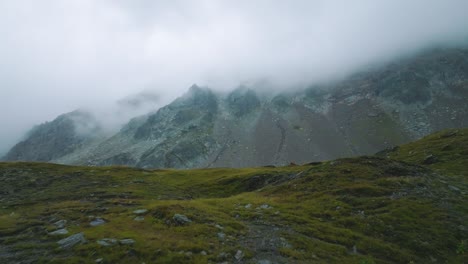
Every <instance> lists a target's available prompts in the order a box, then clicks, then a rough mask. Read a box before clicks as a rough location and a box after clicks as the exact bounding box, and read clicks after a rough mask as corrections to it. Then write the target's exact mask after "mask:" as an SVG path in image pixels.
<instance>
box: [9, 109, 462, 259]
mask: <svg viewBox="0 0 468 264" xmlns="http://www.w3.org/2000/svg"><path fill="white" fill-rule="evenodd" d="M200 111H201V110H200ZM467 149H468V129H458V130H447V131H442V132H440V133H436V134H433V135H430V136H428V137H425V138H424V139H422V140H419V141H416V142H413V143H410V144H407V145H403V146H400V147H397V148H393V149H392V150H387V151H385V152H381V153H379V154H378V155H377V156H363V157H356V158H344V159H338V160H334V161H326V162H313V163H309V164H306V165H303V166H287V167H259V168H244V169H233V168H230V169H220V168H218V169H197V170H160V169H159V170H146V169H136V168H127V167H75V166H63V165H54V164H49V163H21V162H9V163H0V181H1V182H2V184H1V185H0V202H1V207H0V262H2V263H226V262H227V263H262V264H263V263H351V264H352V263H356V264H358V263H359V264H363V263H368V264H371V263H379V264H380V263H382V264H384V263H465V261H466V259H467V258H468V255H467V252H468V246H467V241H468V240H467V239H468V226H467V223H468V205H467V203H466V201H467V199H468V197H467V195H468V181H467V179H468V167H467V166H466V164H468V152H467Z"/></svg>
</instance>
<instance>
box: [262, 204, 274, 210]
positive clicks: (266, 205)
mask: <svg viewBox="0 0 468 264" xmlns="http://www.w3.org/2000/svg"><path fill="white" fill-rule="evenodd" d="M258 208H260V209H271V208H273V207H272V206H270V205H268V204H262V205H260V206H259V207H258Z"/></svg>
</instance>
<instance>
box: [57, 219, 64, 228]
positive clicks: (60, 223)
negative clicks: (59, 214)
mask: <svg viewBox="0 0 468 264" xmlns="http://www.w3.org/2000/svg"><path fill="white" fill-rule="evenodd" d="M54 225H55V226H56V227H57V228H64V227H65V226H66V225H67V220H58V221H57V222H55V223H54Z"/></svg>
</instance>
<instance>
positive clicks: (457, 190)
mask: <svg viewBox="0 0 468 264" xmlns="http://www.w3.org/2000/svg"><path fill="white" fill-rule="evenodd" d="M448 187H449V189H450V190H452V191H456V192H459V191H460V188H458V187H455V186H453V185H449V186H448Z"/></svg>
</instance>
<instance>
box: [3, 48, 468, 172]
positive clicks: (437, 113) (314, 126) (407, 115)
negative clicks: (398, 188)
mask: <svg viewBox="0 0 468 264" xmlns="http://www.w3.org/2000/svg"><path fill="white" fill-rule="evenodd" d="M54 122H55V121H54ZM54 122H52V123H54ZM465 126H468V49H438V50H432V51H430V52H425V53H422V54H420V55H418V56H414V57H411V58H406V59H400V60H398V61H395V62H393V63H391V64H388V65H385V66H381V67H377V68H374V69H372V70H368V71H365V72H361V73H358V74H355V75H353V76H351V77H348V78H346V79H344V80H342V81H339V82H333V83H327V84H322V85H315V86H313V87H309V88H307V89H304V90H300V91H291V92H282V93H276V94H265V93H260V92H257V91H256V89H254V88H251V87H240V88H238V89H236V90H234V91H232V92H231V93H228V94H224V93H219V92H215V91H212V90H210V89H208V88H202V87H199V86H197V85H194V86H192V87H191V88H190V89H189V91H188V92H187V93H186V94H185V95H183V96H182V97H180V98H178V99H177V100H175V101H174V102H172V103H170V104H169V105H167V106H165V107H162V108H160V109H159V110H158V111H157V112H154V113H149V114H147V115H144V116H141V117H139V118H135V119H133V120H131V121H130V122H129V123H128V124H127V125H125V126H124V127H123V128H122V129H121V130H120V131H119V132H118V133H116V134H114V135H113V136H111V137H108V138H106V139H105V140H102V141H99V142H97V143H96V144H92V145H87V147H84V148H83V147H82V148H80V147H78V148H73V150H72V151H67V152H65V153H63V152H62V153H55V152H54V153H53V154H52V153H50V154H48V155H46V154H45V153H47V151H48V149H49V147H48V146H55V145H56V144H57V142H56V141H60V137H56V136H55V135H54V134H53V133H48V134H46V135H48V136H45V137H43V138H41V140H42V141H41V144H43V146H44V147H45V148H44V149H41V150H38V149H37V148H35V147H32V146H31V145H30V144H29V143H28V142H29V141H28V140H30V139H31V137H29V138H27V139H26V140H25V141H23V142H21V143H19V144H18V145H16V146H15V147H13V149H12V150H11V151H10V153H8V154H7V156H6V159H7V160H43V161H49V162H55V163H64V164H75V165H130V166H137V167H142V168H204V167H251V166H265V165H284V164H289V163H298V164H299V163H304V162H308V161H311V160H315V161H318V160H329V159H335V158H340V157H345V156H355V155H366V154H372V153H375V152H377V151H380V150H382V149H386V148H391V147H393V146H395V145H399V144H402V143H406V142H409V141H412V140H415V139H418V138H421V137H423V136H425V135H427V134H429V133H431V132H433V131H437V130H440V129H444V128H456V127H465ZM41 133H42V132H41ZM59 143H60V142H59ZM71 143H73V142H71ZM52 150H53V148H52ZM35 152H41V153H44V154H41V155H37V154H36V153H35ZM37 157H41V158H42V157H45V158H43V159H38V158H37Z"/></svg>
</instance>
